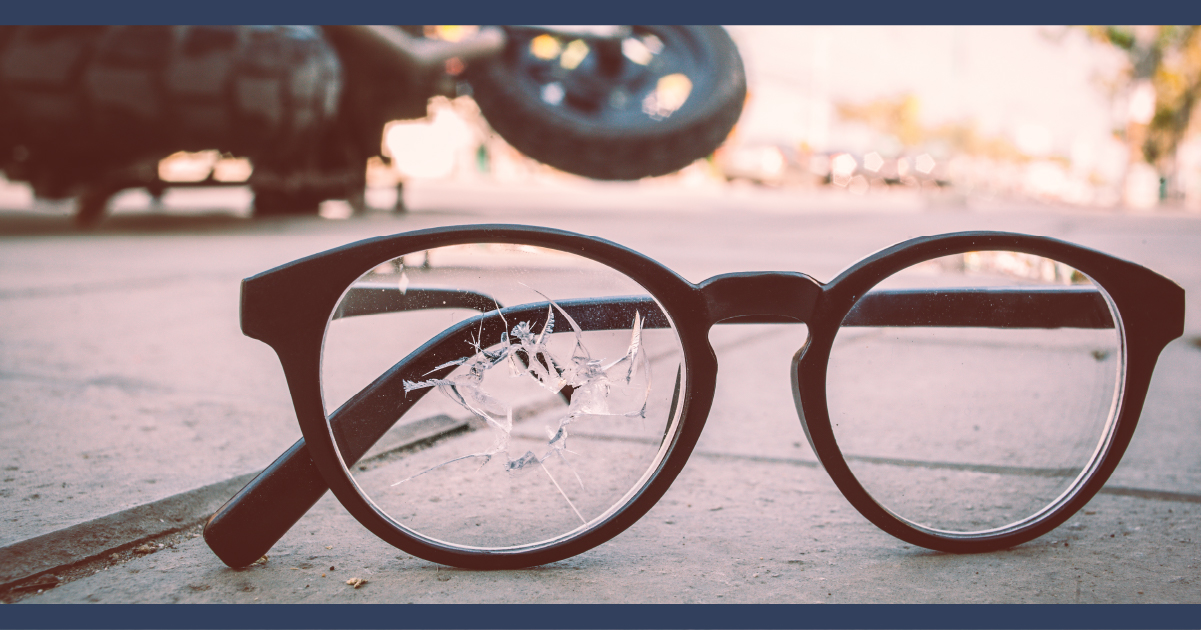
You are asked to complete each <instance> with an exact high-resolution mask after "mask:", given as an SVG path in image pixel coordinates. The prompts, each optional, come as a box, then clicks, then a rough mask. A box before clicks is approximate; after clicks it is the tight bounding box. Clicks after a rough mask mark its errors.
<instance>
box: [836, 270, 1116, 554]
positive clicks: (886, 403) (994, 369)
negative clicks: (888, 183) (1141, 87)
mask: <svg viewBox="0 0 1201 630" xmlns="http://www.w3.org/2000/svg"><path fill="white" fill-rule="evenodd" d="M1123 374H1124V360H1123V344H1122V337H1121V328H1120V321H1119V319H1118V317H1117V315H1116V313H1115V312H1114V310H1113V308H1112V306H1111V301H1110V300H1109V298H1108V296H1107V295H1106V294H1105V291H1104V289H1103V288H1101V287H1099V286H1097V285H1096V284H1095V283H1094V282H1093V281H1092V280H1091V279H1090V278H1089V277H1088V276H1086V275H1084V274H1083V273H1081V272H1080V271H1079V270H1077V269H1074V268H1072V267H1070V266H1068V265H1066V264H1064V263H1062V262H1059V261H1055V260H1051V259H1048V258H1043V257H1039V256H1033V255H1029V254H1024V253H1018V252H1008V251H979V252H968V253H965V254H957V255H953V256H946V257H942V258H937V259H933V260H928V261H925V262H922V263H920V264H916V265H913V266H911V267H909V268H907V269H904V270H902V271H900V272H898V273H896V274H894V275H892V276H891V277H889V278H887V279H885V280H884V281H883V282H881V283H879V284H878V285H877V286H875V287H874V288H873V289H872V290H871V291H870V292H868V293H866V294H865V295H863V296H861V297H860V298H859V300H858V301H857V302H856V304H855V306H854V307H853V308H852V309H851V311H850V312H849V313H848V315H847V316H846V317H845V318H844V319H843V321H842V325H841V327H840V329H839V331H838V335H837V337H836V340H835V342H834V346H833V349H832V351H831V356H830V363H829V367H828V380H827V389H826V393H827V397H828V402H829V410H830V419H831V423H832V425H833V429H834V434H835V438H836V440H837V443H838V447H839V449H840V450H841V451H842V453H843V456H844V458H845V460H846V462H847V465H848V466H849V467H850V469H851V471H852V472H853V473H854V475H855V477H856V479H858V481H859V482H860V484H862V486H863V487H864V488H865V489H866V490H867V492H868V493H869V494H870V495H871V497H872V498H873V499H874V500H875V501H876V502H877V503H879V504H880V505H881V506H883V507H884V508H886V509H888V510H889V511H891V512H892V513H893V514H895V515H897V516H899V517H901V518H903V519H906V520H908V521H910V522H912V523H913V524H915V525H918V526H921V527H924V528H927V529H931V530H938V531H941V532H953V533H960V534H968V533H972V532H990V531H996V530H999V529H1004V528H1008V527H1013V526H1017V525H1019V524H1021V523H1024V522H1029V521H1030V520H1031V519H1036V518H1038V516H1039V515H1040V514H1041V513H1044V512H1045V511H1046V510H1047V509H1048V508H1050V507H1051V506H1053V505H1054V504H1056V503H1057V501H1059V500H1061V499H1062V498H1063V497H1065V496H1067V495H1068V494H1070V492H1071V491H1072V489H1073V488H1075V487H1078V485H1079V484H1080V483H1082V481H1083V480H1084V479H1086V478H1087V476H1088V475H1089V474H1090V472H1091V470H1092V467H1093V466H1094V465H1095V463H1096V462H1097V461H1098V459H1099V457H1100V453H1101V452H1102V449H1103V447H1104V446H1105V445H1106V444H1107V443H1108V441H1109V440H1110V439H1111V435H1112V430H1113V414H1114V411H1115V409H1116V405H1117V400H1118V396H1119V395H1120V392H1121V379H1122V377H1123Z"/></svg>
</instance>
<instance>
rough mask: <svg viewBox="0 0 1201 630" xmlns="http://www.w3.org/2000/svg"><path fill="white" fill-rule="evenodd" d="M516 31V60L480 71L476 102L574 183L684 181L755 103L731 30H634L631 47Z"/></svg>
mask: <svg viewBox="0 0 1201 630" xmlns="http://www.w3.org/2000/svg"><path fill="white" fill-rule="evenodd" d="M506 30H507V32H508V35H509V40H508V43H507V45H506V47H505V50H504V52H503V53H502V54H501V55H499V56H497V57H496V58H493V59H489V60H486V61H482V62H477V63H475V64H473V65H472V66H471V67H470V68H469V69H468V72H467V75H466V78H467V80H468V83H469V85H470V86H471V90H472V96H473V97H474V99H475V101H476V102H477V103H478V104H479V107H480V110H481V112H482V113H483V115H484V118H485V119H487V121H488V123H489V124H490V125H491V126H492V128H493V129H494V130H495V131H496V132H497V133H498V134H500V136H501V137H502V138H504V139H505V140H506V141H507V142H508V143H509V144H511V145H512V146H513V147H514V148H516V149H517V150H518V151H521V152H522V153H524V154H526V155H528V156H530V157H532V158H534V159H536V160H539V161H541V162H544V163H546V164H549V165H551V166H553V167H555V168H558V169H560V170H563V171H567V172H569V173H574V174H576V175H583V176H585V177H591V178H594V179H603V180H632V179H640V178H643V177H651V176H657V175H665V174H667V173H671V172H674V171H677V170H679V169H681V168H683V167H685V166H687V165H689V164H691V163H692V162H694V161H695V160H697V159H699V158H702V157H705V156H707V155H709V154H711V153H712V152H713V151H714V149H716V148H717V147H718V146H720V145H721V143H722V142H724V141H725V139H726V137H727V136H728V135H729V133H730V130H731V129H733V127H734V124H735V123H736V122H738V117H739V115H740V114H741V112H742V106H743V103H744V102H745V100H746V73H745V70H744V69H743V65H742V59H741V57H740V56H739V54H738V49H737V48H736V47H735V45H734V42H733V41H732V40H731V39H730V36H729V34H728V33H726V31H725V29H723V28H721V27H720V26H634V27H631V28H630V30H629V31H628V33H626V35H625V36H624V37H623V38H621V39H620V40H613V39H610V40H600V39H592V40H586V38H582V37H572V36H565V35H563V34H556V33H554V32H553V31H548V30H546V29H537V28H519V27H509V28H507V29H506ZM547 38H550V39H547ZM606 41H607V43H606ZM577 42H581V43H582V44H583V46H581V44H580V43H577ZM589 42H591V45H589ZM581 52H582V53H583V54H582V55H581ZM681 76H682V77H684V78H685V79H684V80H681V79H680V77H681ZM681 93H683V98H682V99H681V98H680V95H681Z"/></svg>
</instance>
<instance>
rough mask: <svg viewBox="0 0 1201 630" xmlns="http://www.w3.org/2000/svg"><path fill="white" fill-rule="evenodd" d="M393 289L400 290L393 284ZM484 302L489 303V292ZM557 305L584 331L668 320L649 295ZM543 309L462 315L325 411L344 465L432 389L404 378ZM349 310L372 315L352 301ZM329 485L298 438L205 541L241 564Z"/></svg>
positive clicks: (561, 326) (219, 515)
mask: <svg viewBox="0 0 1201 630" xmlns="http://www.w3.org/2000/svg"><path fill="white" fill-rule="evenodd" d="M395 292H396V293H399V289H396V291H395ZM406 293H409V294H412V293H414V291H413V290H409V291H407V292H406ZM428 295H429V294H427V296H428ZM477 295H478V294H477ZM375 297H380V296H379V295H377V296H375ZM392 297H394V296H392ZM488 301H489V303H493V302H492V301H491V298H488ZM373 303H374V304H375V305H376V306H377V307H379V308H393V307H396V306H398V305H399V302H398V301H396V300H392V299H390V298H386V299H382V300H374V301H373ZM558 305H559V306H560V307H562V308H563V310H565V311H566V312H567V313H568V314H570V315H571V317H572V319H574V320H575V321H576V322H577V323H578V324H579V325H580V327H581V329H582V330H585V331H594V330H621V329H628V328H629V327H630V325H631V323H632V322H633V319H634V312H635V311H638V312H640V313H641V314H642V326H643V328H665V327H667V325H668V321H667V318H666V317H665V316H664V315H663V313H662V311H661V310H660V309H659V306H658V305H657V304H656V303H655V301H654V300H653V299H651V298H650V297H649V296H646V297H640V296H635V297H626V298H621V297H619V298H609V299H599V300H597V299H582V300H564V301H561V302H558ZM439 308H440V306H439ZM549 308H550V304H549V303H548V302H542V303H534V304H523V305H521V306H516V307H510V308H504V309H500V310H499V311H497V310H495V309H494V310H491V311H489V312H487V313H484V314H481V315H477V316H475V317H471V318H468V319H465V320H463V321H461V322H459V323H457V324H455V325H454V326H451V327H450V328H448V329H446V330H444V331H442V333H440V334H439V335H438V336H437V337H434V338H433V339H431V340H430V341H428V342H426V343H425V344H424V345H422V346H421V347H420V348H418V349H416V350H414V351H413V352H412V353H410V354H409V355H408V356H407V357H405V358H404V359H402V360H401V361H399V362H398V363H396V364H395V365H394V366H392V367H391V368H390V369H389V370H388V371H387V372H385V373H383V374H382V375H380V376H379V377H378V378H376V379H375V381H373V382H372V383H371V384H370V385H368V386H367V387H365V388H363V389H362V390H361V391H360V392H359V393H357V394H355V395H354V396H353V397H351V398H350V400H347V401H346V402H345V403H344V404H343V405H342V406H341V407H339V408H338V409H337V410H335V411H334V412H333V413H331V414H330V415H329V423H330V428H331V430H332V431H333V433H334V437H335V440H336V442H337V444H338V448H339V451H340V453H341V455H342V459H343V461H345V462H346V465H347V466H353V465H354V464H355V463H357V462H358V460H359V459H360V458H361V457H362V456H363V454H364V453H366V452H367V450H368V449H370V448H371V447H372V445H374V444H375V443H376V442H377V441H378V440H379V439H380V438H381V437H383V435H384V434H385V433H387V432H388V430H389V429H391V428H392V426H393V425H395V424H396V422H397V421H398V420H399V419H400V418H401V417H402V416H403V415H404V414H405V413H406V412H407V411H408V410H409V409H410V408H411V407H412V406H413V405H414V404H416V403H417V401H419V400H421V398H422V397H423V396H425V395H426V394H427V393H429V392H430V391H432V390H431V389H418V390H413V391H410V392H408V393H407V394H406V392H405V391H404V381H405V380H411V381H417V380H425V379H438V378H443V377H445V376H447V375H448V374H450V373H451V372H453V371H454V369H455V368H456V367H457V365H449V366H444V367H442V368H440V369H436V368H438V366H441V365H443V364H445V363H447V362H450V361H455V360H457V359H461V358H464V357H465V356H470V355H471V354H472V353H473V352H474V350H473V342H476V343H478V344H479V346H480V347H481V348H487V347H489V346H493V345H496V344H497V343H499V342H500V340H501V333H503V332H505V331H506V328H507V327H511V326H513V325H515V324H516V323H517V322H519V321H526V322H529V323H530V326H531V328H532V329H534V330H541V328H542V326H543V325H544V322H545V321H546V316H547V312H548V309H549ZM404 310H408V309H404ZM374 312H392V311H388V310H379V311H374ZM350 313H351V314H353V315H366V314H370V312H369V311H368V310H366V309H360V308H358V307H356V308H355V309H353V310H352V311H350ZM502 315H503V317H502ZM560 315H561V314H559V313H557V312H556V321H555V330H558V331H564V330H566V331H570V330H571V328H570V326H569V325H568V323H567V322H565V321H563V318H562V317H561V316H560ZM343 316H344V317H345V316H349V315H347V314H343ZM328 489H329V486H328V485H327V484H326V483H325V479H324V478H322V476H321V473H320V472H319V471H318V470H317V467H316V465H315V464H313V461H312V458H311V457H310V455H309V453H308V447H307V446H306V445H305V441H304V439H303V438H301V439H300V440H297V442H296V443H295V444H293V445H292V447H291V448H289V449H288V450H287V451H286V452H285V453H283V454H282V455H281V456H280V457H278V458H277V459H276V460H275V461H274V462H272V463H271V465H270V466H268V467H267V468H266V469H264V470H263V472H261V473H259V474H258V475H257V476H256V477H255V478H254V479H252V480H251V481H250V483H248V484H246V486H245V487H244V488H242V489H241V490H239V491H238V493H237V494H235V495H234V496H233V497H232V498H231V499H230V500H229V501H227V502H226V503H225V505H223V506H221V508H220V509H218V510H217V512H216V513H214V514H213V515H212V516H211V517H209V520H208V522H207V523H206V524H205V528H204V539H205V542H206V543H208V546H209V548H210V549H212V551H213V553H215V554H216V555H217V557H218V558H220V559H221V561H222V562H224V563H225V564H227V565H229V566H231V567H243V566H247V565H249V564H251V563H252V562H254V561H255V560H258V559H259V558H261V557H262V556H263V555H264V554H266V553H267V551H268V550H270V549H271V547H272V546H273V545H274V544H275V543H276V542H277V541H278V540H279V539H280V538H281V537H283V535H284V534H285V533H287V531H288V530H289V529H291V527H292V526H293V525H295V524H296V521H298V520H300V517H302V516H304V514H305V513H306V512H308V511H309V509H310V508H312V507H313V505H314V504H316V503H317V501H318V500H319V499H320V498H321V496H322V495H324V494H325V491H326V490H328Z"/></svg>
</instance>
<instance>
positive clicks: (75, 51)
mask: <svg viewBox="0 0 1201 630" xmlns="http://www.w3.org/2000/svg"><path fill="white" fill-rule="evenodd" d="M461 95H470V96H472V97H473V98H474V99H475V101H476V103H477V104H478V106H479V108H480V111H481V113H482V114H483V116H484V118H485V119H486V120H487V122H488V124H489V125H490V126H491V127H492V129H493V130H494V131H495V132H496V133H497V134H499V135H500V136H501V137H502V138H503V139H504V140H505V141H507V142H508V143H509V144H510V145H512V146H513V147H514V148H516V149H517V150H518V151H520V152H522V153H524V154H525V155H527V156H529V157H531V158H534V159H536V160H539V161H541V162H544V163H546V164H548V165H550V166H553V167H555V168H558V169H560V170H563V171H566V172H569V173H574V174H577V175H582V176H585V177H590V178H595V179H602V180H631V179H639V178H643V177H650V176H656V175H663V174H667V173H671V172H673V171H676V170H678V169H680V168H682V167H684V166H687V165H688V164H690V163H692V162H693V161H695V160H696V159H698V158H701V157H704V156H707V155H709V154H711V153H712V152H713V150H714V149H715V148H717V147H718V146H719V145H720V144H721V143H722V142H723V141H724V140H725V138H726V137H727V135H729V133H730V130H731V129H732V128H733V126H734V124H735V123H736V122H737V120H738V117H739V115H740V114H741V111H742V106H743V102H744V101H745V98H746V76H745V73H744V70H743V66H742V61H741V58H740V57H739V54H738V51H737V49H736V47H735V46H734V43H733V41H732V40H731V39H730V37H729V35H728V34H727V33H726V32H725V30H723V29H722V28H721V27H714V26H504V27H500V26H485V27H478V28H477V27H459V28H453V29H451V28H436V27H427V26H322V27H315V26H0V169H2V170H3V171H4V174H5V176H6V177H7V178H8V179H9V180H12V181H25V182H28V183H29V184H30V185H31V187H32V188H33V191H34V194H35V195H36V196H38V197H41V198H49V199H62V198H68V197H77V198H78V202H77V207H78V210H77V213H76V222H77V223H78V224H80V225H81V226H91V225H94V224H95V223H97V222H98V221H99V220H100V219H101V218H103V216H104V214H105V211H106V209H107V205H108V201H109V199H110V198H111V197H112V196H113V195H115V194H116V193H117V192H120V191H121V190H124V189H128V188H146V189H147V190H148V191H150V193H151V194H152V195H154V196H155V197H158V196H160V195H161V194H162V192H163V190H164V189H165V188H167V187H172V186H176V185H179V184H178V183H176V182H173V181H172V182H169V181H164V180H163V179H162V178H161V177H160V173H159V161H160V160H161V159H162V158H165V157H167V156H170V155H172V154H176V153H177V152H180V151H186V152H200V151H209V152H211V154H212V155H214V156H223V158H224V159H221V160H220V162H219V163H216V164H215V165H214V166H215V167H214V168H212V169H211V172H210V173H209V174H208V175H207V177H204V178H203V179H201V180H200V181H194V182H191V183H190V185H222V184H228V183H229V182H237V183H241V184H243V185H249V186H250V188H251V190H252V191H253V192H254V214H255V216H269V215H296V214H312V213H316V211H317V207H318V205H319V204H320V203H321V202H322V201H325V200H328V199H346V200H348V201H349V202H350V204H351V206H352V207H355V208H356V209H362V208H363V207H365V202H364V190H365V187H366V183H367V180H366V177H367V176H366V163H367V160H368V159H370V158H373V157H381V133H382V130H383V128H384V125H385V124H387V123H388V122H389V121H394V120H406V119H417V118H423V117H425V116H426V113H427V104H428V102H429V100H430V99H431V98H433V97H435V96H447V97H452V98H453V97H456V96H461ZM214 159H216V158H214Z"/></svg>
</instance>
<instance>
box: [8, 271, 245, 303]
mask: <svg viewBox="0 0 1201 630" xmlns="http://www.w3.org/2000/svg"><path fill="white" fill-rule="evenodd" d="M195 280H201V281H208V282H234V281H237V282H241V278H237V277H236V276H235V275H234V274H230V273H212V274H195V273H193V274H176V275H171V276H157V277H147V278H135V279H132V280H112V281H108V282H91V283H86V284H69V285H60V286H43V287H26V288H23V289H9V290H3V291H0V300H20V299H27V298H42V297H56V296H64V295H80V294H85V293H106V292H114V291H121V292H125V291H134V290H146V289H157V288H159V287H162V286H166V285H170V284H172V283H182V282H184V281H187V282H192V281H195Z"/></svg>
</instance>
